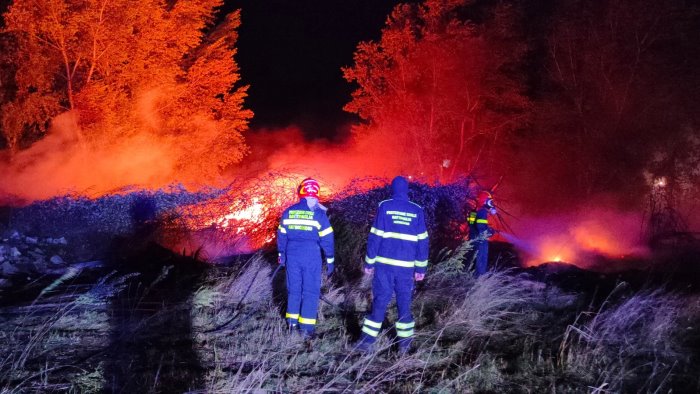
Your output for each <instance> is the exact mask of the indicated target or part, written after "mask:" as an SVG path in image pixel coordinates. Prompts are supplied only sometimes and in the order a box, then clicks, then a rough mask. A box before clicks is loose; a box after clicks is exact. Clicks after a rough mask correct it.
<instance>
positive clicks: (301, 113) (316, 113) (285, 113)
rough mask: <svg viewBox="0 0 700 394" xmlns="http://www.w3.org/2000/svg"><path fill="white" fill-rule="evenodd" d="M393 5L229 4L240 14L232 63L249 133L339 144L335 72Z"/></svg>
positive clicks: (345, 120) (341, 88) (343, 86)
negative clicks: (293, 129)
mask: <svg viewBox="0 0 700 394" xmlns="http://www.w3.org/2000/svg"><path fill="white" fill-rule="evenodd" d="M401 2H404V3H405V2H406V1H399V0H298V1H289V0H229V1H227V2H226V6H225V11H228V10H232V9H237V8H240V9H241V10H242V11H241V15H242V16H241V20H242V24H241V28H240V30H239V32H240V39H239V43H238V54H237V58H236V59H237V61H238V63H239V66H240V67H241V76H242V79H243V82H244V83H246V84H249V85H250V90H249V94H250V96H249V98H248V100H247V102H246V106H247V107H248V108H251V109H252V110H253V111H254V112H255V117H254V118H253V121H252V122H251V127H252V129H260V128H280V127H286V126H289V125H296V126H300V127H301V128H302V129H303V130H304V132H305V133H306V136H307V137H310V138H319V137H340V136H342V135H344V129H345V128H346V126H347V125H348V124H349V122H351V121H353V120H355V117H354V116H353V115H351V114H348V113H346V112H344V111H343V109H342V108H343V106H344V105H345V104H346V103H347V102H348V101H349V100H350V93H351V91H352V89H353V87H352V85H350V84H349V83H347V82H346V81H345V80H344V79H343V76H342V72H341V70H340V68H341V67H343V66H349V65H351V63H352V55H353V52H354V51H355V47H356V46H357V44H358V43H359V42H360V41H364V40H373V39H378V38H379V36H380V32H381V28H382V26H383V25H384V21H385V20H386V18H387V16H388V14H389V13H390V12H391V9H392V8H393V7H394V6H395V5H396V4H398V3H401Z"/></svg>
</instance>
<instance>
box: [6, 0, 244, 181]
mask: <svg viewBox="0 0 700 394" xmlns="http://www.w3.org/2000/svg"><path fill="white" fill-rule="evenodd" d="M222 4H223V2H222V0H190V1H177V2H172V3H170V2H165V1H160V0H110V1H107V0H39V1H33V0H31V1H30V0H15V1H14V2H13V4H12V6H11V7H10V8H9V10H8V11H7V13H6V14H5V15H4V19H5V24H6V26H5V29H4V34H5V35H9V36H10V37H11V40H12V41H13V42H14V44H15V45H16V49H17V50H16V51H14V52H13V53H12V54H11V55H10V62H11V64H12V65H13V68H14V71H15V73H14V81H13V82H14V85H15V86H16V90H15V91H14V92H13V93H12V94H11V99H10V100H9V101H8V102H6V103H4V104H3V105H2V119H1V120H2V132H3V134H4V136H5V139H6V141H7V145H8V147H9V148H10V149H11V150H12V151H13V152H17V151H18V150H19V148H20V142H21V140H22V138H23V137H24V136H25V135H28V134H29V135H35V136H37V135H38V136H40V135H42V134H43V133H45V132H46V131H47V128H48V127H49V125H50V122H51V120H52V119H53V118H54V117H55V116H57V115H59V114H61V113H65V112H70V113H72V114H74V116H75V117H76V119H78V121H77V122H78V125H79V127H76V129H75V130H74V133H75V141H74V142H75V143H76V144H79V145H81V146H83V147H84V148H88V149H89V147H90V146H104V145H108V144H111V143H115V142H118V141H120V140H122V139H124V138H128V137H131V136H133V135H135V134H141V133H148V134H150V135H154V136H157V138H158V141H159V143H161V144H163V145H166V146H168V147H169V149H170V152H171V154H172V155H173V157H175V161H176V167H177V170H178V171H182V172H183V173H190V174H192V175H197V176H207V175H211V174H212V173H215V172H216V171H217V170H218V169H222V168H224V167H225V166H227V165H229V164H231V163H235V162H238V161H240V160H241V158H242V157H243V155H244V154H245V152H246V149H247V148H246V147H245V145H244V142H243V136H242V133H243V132H244V131H245V130H246V129H247V125H248V120H249V119H250V118H251V117H252V112H251V111H249V110H247V109H245V108H244V106H243V99H244V98H245V96H246V90H247V86H241V85H240V76H239V72H238V66H237V64H236V62H235V61H234V59H233V56H234V54H235V44H236V39H237V31H236V30H237V28H238V26H239V24H240V14H239V13H238V12H234V13H231V14H229V15H226V16H223V17H217V15H216V9H217V7H219V6H221V5H222ZM34 138H36V137H34Z"/></svg>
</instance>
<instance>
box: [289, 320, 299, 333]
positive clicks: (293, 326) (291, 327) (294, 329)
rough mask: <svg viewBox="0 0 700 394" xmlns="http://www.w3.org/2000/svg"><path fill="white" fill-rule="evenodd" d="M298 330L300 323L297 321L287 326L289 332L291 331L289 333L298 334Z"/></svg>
mask: <svg viewBox="0 0 700 394" xmlns="http://www.w3.org/2000/svg"><path fill="white" fill-rule="evenodd" d="M298 330H299V325H298V324H296V323H289V325H288V326H287V332H288V333H289V335H294V334H296V333H297V331H298Z"/></svg>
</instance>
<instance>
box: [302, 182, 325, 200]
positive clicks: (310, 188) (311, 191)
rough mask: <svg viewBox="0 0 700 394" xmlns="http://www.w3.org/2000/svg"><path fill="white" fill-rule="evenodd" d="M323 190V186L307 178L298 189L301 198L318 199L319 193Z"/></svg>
mask: <svg viewBox="0 0 700 394" xmlns="http://www.w3.org/2000/svg"><path fill="white" fill-rule="evenodd" d="M320 190H321V186H320V185H319V184H318V182H317V181H316V180H315V179H313V178H306V179H304V180H303V181H301V183H300V184H299V187H298V188H297V194H298V195H299V197H316V198H318V192H319V191H320Z"/></svg>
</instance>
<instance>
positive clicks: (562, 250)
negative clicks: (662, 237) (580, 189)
mask: <svg viewBox="0 0 700 394" xmlns="http://www.w3.org/2000/svg"><path fill="white" fill-rule="evenodd" d="M642 223H643V215H642V213H640V212H635V211H624V210H619V209H617V208H615V207H613V206H601V205H595V206H591V205H582V206H579V207H578V208H577V209H573V210H571V211H570V212H569V213H565V214H564V213H559V214H551V215H546V214H543V215H539V216H523V217H521V218H520V219H519V220H517V221H515V222H513V223H511V224H512V227H513V229H514V233H515V234H506V236H505V238H506V240H507V241H509V242H511V243H513V244H514V245H515V246H516V248H518V249H519V250H520V251H521V253H523V255H524V256H525V264H526V265H527V266H534V265H539V264H542V263H545V262H565V263H570V264H575V265H577V266H579V267H582V268H590V267H591V266H592V265H593V263H595V261H594V260H595V258H596V257H601V256H602V257H605V258H610V259H620V258H627V257H632V256H634V257H644V256H647V255H648V253H649V250H648V248H647V247H646V245H645V242H644V241H643V239H642V232H641V230H642ZM598 268H600V267H598ZM604 268H605V267H604Z"/></svg>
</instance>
